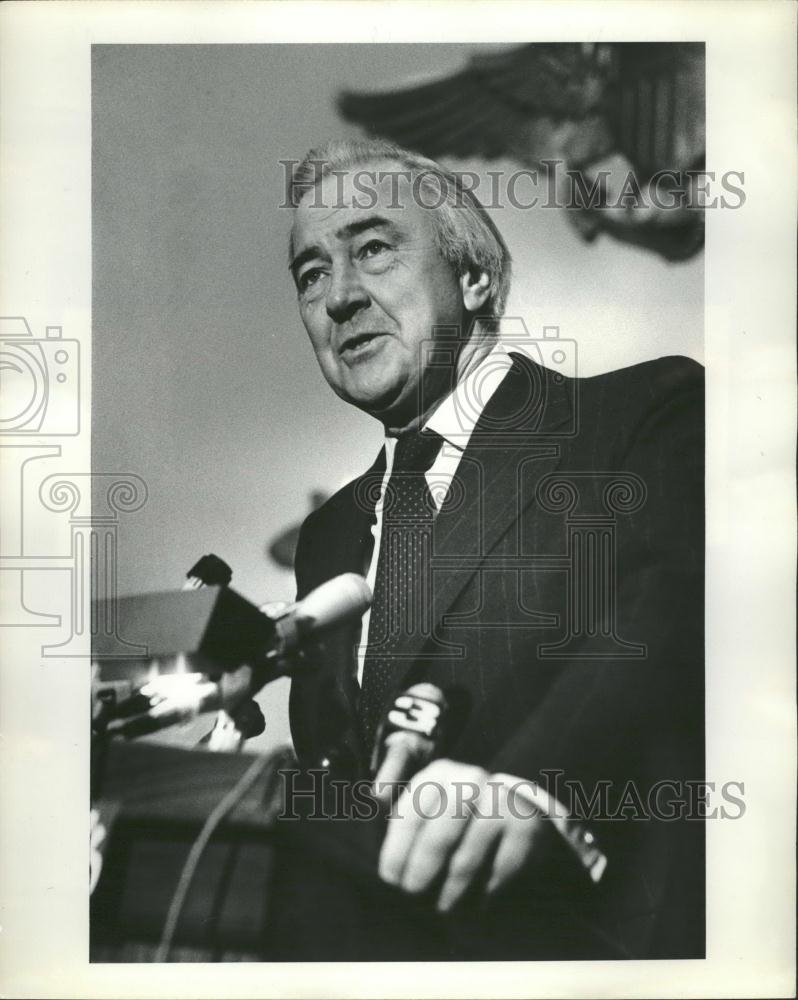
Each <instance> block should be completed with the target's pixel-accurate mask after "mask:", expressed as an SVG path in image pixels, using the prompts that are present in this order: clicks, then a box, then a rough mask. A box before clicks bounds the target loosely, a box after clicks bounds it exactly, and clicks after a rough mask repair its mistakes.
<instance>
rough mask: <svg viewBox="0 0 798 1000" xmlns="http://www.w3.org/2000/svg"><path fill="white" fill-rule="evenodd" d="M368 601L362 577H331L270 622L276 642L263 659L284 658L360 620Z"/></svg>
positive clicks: (367, 586)
mask: <svg viewBox="0 0 798 1000" xmlns="http://www.w3.org/2000/svg"><path fill="white" fill-rule="evenodd" d="M371 601H372V594H371V588H370V587H369V585H368V584H367V583H366V581H365V580H364V579H363V577H362V576H358V575H357V573H342V574H341V575H340V576H336V577H333V579H332V580H328V581H327V582H326V583H322V584H321V586H319V587H316V589H315V590H311V592H310V593H309V594H307V595H306V596H305V597H303V598H302V600H301V601H297V602H296V604H291V605H289V606H288V607H287V608H286V609H285V611H283V612H282V613H281V614H280V615H278V616H276V617H274V618H273V622H274V628H275V633H276V640H275V643H274V645H273V646H272V648H271V649H270V650H269V651H268V652H267V654H266V658H267V659H271V658H274V657H283V656H288V655H290V654H291V653H292V652H294V651H295V650H297V649H299V648H300V647H301V646H302V645H303V644H304V643H305V642H307V640H308V639H315V638H316V637H317V636H319V635H322V634H323V633H324V632H328V631H329V630H330V629H333V628H336V627H337V626H338V625H343V624H345V623H346V622H349V621H355V620H357V619H359V618H362V617H363V614H364V612H366V611H367V610H368V609H369V608H370V607H371Z"/></svg>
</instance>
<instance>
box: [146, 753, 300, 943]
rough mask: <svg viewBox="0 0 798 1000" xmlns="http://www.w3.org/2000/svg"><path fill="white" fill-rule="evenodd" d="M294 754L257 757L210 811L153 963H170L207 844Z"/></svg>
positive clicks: (191, 852) (184, 871) (174, 897)
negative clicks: (269, 773)
mask: <svg viewBox="0 0 798 1000" xmlns="http://www.w3.org/2000/svg"><path fill="white" fill-rule="evenodd" d="M290 757H292V755H291V753H290V751H289V750H284V751H282V752H278V753H275V754H268V755H266V756H263V757H256V758H255V759H254V760H253V762H252V763H251V764H250V766H249V767H248V768H247V769H246V771H244V773H243V774H242V775H241V777H240V778H239V779H238V780H237V781H236V783H235V784H234V785H233V787H232V788H231V789H230V790H229V791H228V792H227V793H226V794H225V795H224V796H223V797H222V799H221V800H220V801H219V803H218V804H217V805H216V806H215V807H214V808H213V810H212V811H211V812H210V813H209V815H208V818H207V819H206V820H205V823H204V824H203V826H202V829H201V830H200V832H199V834H198V835H197V838H196V840H195V841H194V843H193V844H192V845H191V849H190V850H189V852H188V856H187V857H186V860H185V862H184V864H183V868H182V870H181V872H180V877H179V878H178V880H177V886H176V887H175V891H174V893H173V895H172V899H171V902H170V903H169V909H168V910H167V913H166V919H165V921H164V926H163V931H162V932H161V939H160V941H159V942H158V947H157V949H156V951H155V955H154V956H153V961H154V962H168V961H169V954H170V952H171V950H172V943H173V940H174V936H175V931H176V930H177V925H178V923H179V921H180V917H181V916H182V914H183V909H184V907H185V903H186V898H187V896H188V891H189V889H190V888H191V884H192V882H193V881H194V877H195V875H196V874H197V869H198V867H199V863H200V861H201V860H202V855H203V854H204V852H205V849H206V847H207V846H208V844H209V843H210V840H211V837H212V836H213V835H214V833H215V832H216V830H217V829H218V827H219V825H220V824H221V823H222V822H223V821H224V820H225V819H226V818H227V817H228V816H229V814H230V813H231V812H232V811H233V810H234V809H235V807H236V806H237V805H238V804H239V803H240V802H241V800H242V799H243V798H244V796H245V795H246V794H247V792H248V791H249V790H250V789H251V788H252V786H253V785H254V784H255V783H256V782H257V781H258V780H259V779H260V778H261V777H262V776H263V775H264V774H265V773H266V772H267V771H269V770H271V771H272V773H276V772H277V771H278V770H279V768H280V767H283V766H285V763H286V761H287V759H288V758H290Z"/></svg>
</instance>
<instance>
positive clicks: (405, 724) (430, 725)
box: [388, 694, 441, 737]
mask: <svg viewBox="0 0 798 1000" xmlns="http://www.w3.org/2000/svg"><path fill="white" fill-rule="evenodd" d="M440 714H441V708H440V705H436V704H435V702H434V701H427V699H426V698H416V697H414V696H412V695H409V694H403V695H400V696H399V697H398V698H397V699H396V701H395V702H394V703H393V708H392V709H391V710H390V712H389V713H388V722H390V723H391V725H392V726H396V727H397V728H398V729H410V730H412V731H413V732H415V733H422V734H423V735H424V736H430V737H431V736H432V734H433V732H434V730H435V727H436V726H437V724H438V718H439V717H440Z"/></svg>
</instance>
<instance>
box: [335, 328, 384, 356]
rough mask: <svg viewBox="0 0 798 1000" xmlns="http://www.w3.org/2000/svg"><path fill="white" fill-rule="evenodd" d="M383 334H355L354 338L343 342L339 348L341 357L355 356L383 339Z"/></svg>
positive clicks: (351, 337) (348, 338)
mask: <svg viewBox="0 0 798 1000" xmlns="http://www.w3.org/2000/svg"><path fill="white" fill-rule="evenodd" d="M382 336H383V334H382V333H381V332H379V331H378V332H377V333H355V334H352V336H350V337H347V338H346V340H344V341H343V343H342V344H341V346H340V347H339V348H338V353H339V354H341V355H349V356H352V355H355V354H358V353H360V352H361V351H364V350H365V348H366V347H367V345H368V344H371V343H372V342H373V341H374V340H376V339H377V338H378V337H382Z"/></svg>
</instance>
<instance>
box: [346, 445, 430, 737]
mask: <svg viewBox="0 0 798 1000" xmlns="http://www.w3.org/2000/svg"><path fill="white" fill-rule="evenodd" d="M441 442H442V438H440V437H439V435H437V434H434V433H431V432H428V431H426V432H411V433H409V434H404V435H402V436H401V437H400V438H398V440H397V442H396V450H395V452H394V459H393V468H392V469H391V474H390V478H389V480H388V485H387V487H386V490H385V496H384V499H383V507H382V533H381V535H380V550H379V557H378V561H377V575H376V578H375V581H374V601H373V603H372V605H371V618H370V620H369V631H368V647H367V649H366V658H365V662H364V665H363V685H362V690H361V694H360V702H359V706H358V715H359V718H360V729H361V734H362V736H363V741H364V746H365V747H366V750H367V751H368V752H371V749H372V747H373V743H374V736H375V733H376V730H377V726H378V725H379V722H380V719H381V718H382V716H383V715H384V713H385V712H386V711H387V709H388V706H389V704H390V702H391V699H392V698H393V697H394V695H395V694H397V693H398V692H397V690H396V688H397V686H398V685H399V684H400V683H401V681H402V678H403V676H404V675H405V673H406V672H407V671H408V669H409V668H410V666H411V664H412V662H413V659H412V658H413V653H412V652H410V649H409V647H411V646H412V648H417V641H418V640H417V637H418V635H428V634H429V633H430V631H431V613H432V580H431V553H432V524H433V517H434V514H435V510H436V508H435V503H434V501H433V499H432V496H431V495H430V491H429V487H428V486H427V480H426V477H425V475H424V473H425V472H426V471H427V470H428V469H429V468H430V466H431V465H432V463H433V462H434V461H435V457H436V456H437V454H438V452H439V451H440V447H441Z"/></svg>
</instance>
